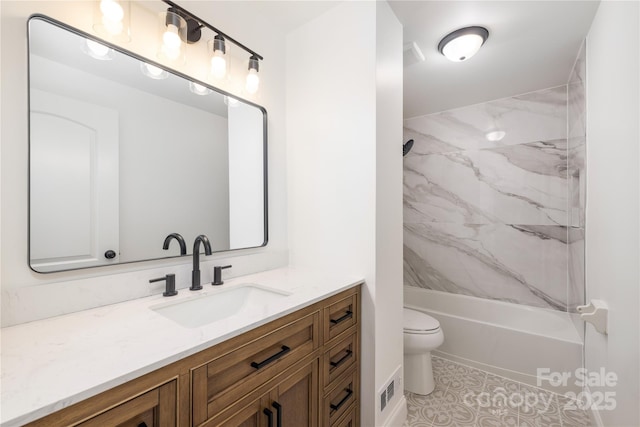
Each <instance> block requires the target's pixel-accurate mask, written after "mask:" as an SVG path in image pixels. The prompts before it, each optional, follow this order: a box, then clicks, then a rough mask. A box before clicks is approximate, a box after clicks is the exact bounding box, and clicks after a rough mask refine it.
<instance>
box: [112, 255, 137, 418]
mask: <svg viewBox="0 0 640 427" xmlns="http://www.w3.org/2000/svg"><path fill="white" fill-rule="evenodd" d="M104 257H105V258H106V259H114V258H115V257H116V252H115V251H112V250H111V249H109V250H108V251H106V252H105V253H104ZM138 427H139V426H138Z"/></svg>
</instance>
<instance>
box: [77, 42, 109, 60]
mask: <svg viewBox="0 0 640 427" xmlns="http://www.w3.org/2000/svg"><path fill="white" fill-rule="evenodd" d="M83 50H84V51H85V53H86V54H88V55H89V56H90V57H92V58H94V59H100V60H103V61H104V60H109V59H111V49H109V48H108V47H107V46H105V45H103V44H102V43H98V42H96V41H93V40H89V39H85V48H84V49H83Z"/></svg>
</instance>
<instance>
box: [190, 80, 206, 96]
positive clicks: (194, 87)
mask: <svg viewBox="0 0 640 427" xmlns="http://www.w3.org/2000/svg"><path fill="white" fill-rule="evenodd" d="M189 90H190V91H191V92H193V93H195V94H196V95H209V94H210V93H211V89H209V88H208V87H206V86H202V85H201V84H198V83H196V82H189Z"/></svg>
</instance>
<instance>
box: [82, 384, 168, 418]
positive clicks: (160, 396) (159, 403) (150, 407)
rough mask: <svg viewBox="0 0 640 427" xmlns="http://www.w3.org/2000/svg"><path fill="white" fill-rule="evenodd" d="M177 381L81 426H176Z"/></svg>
mask: <svg viewBox="0 0 640 427" xmlns="http://www.w3.org/2000/svg"><path fill="white" fill-rule="evenodd" d="M176 391H177V386H176V381H171V382H169V383H167V384H165V385H163V386H160V387H158V388H155V389H153V390H151V391H148V392H146V393H145V394H142V395H140V396H138V397H135V398H133V399H131V400H129V401H127V402H125V403H123V404H121V405H118V406H116V407H115V408H112V409H110V410H108V411H106V412H103V413H101V414H100V415H97V416H95V417H93V418H91V419H89V420H87V421H85V422H83V423H81V424H78V426H81V427H103V426H117V427H175V426H176V425H177V422H176Z"/></svg>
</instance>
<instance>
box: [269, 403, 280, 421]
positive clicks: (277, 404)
mask: <svg viewBox="0 0 640 427" xmlns="http://www.w3.org/2000/svg"><path fill="white" fill-rule="evenodd" d="M271 406H273V407H274V408H276V427H282V405H281V404H279V403H278V402H273V403H272V404H271Z"/></svg>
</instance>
